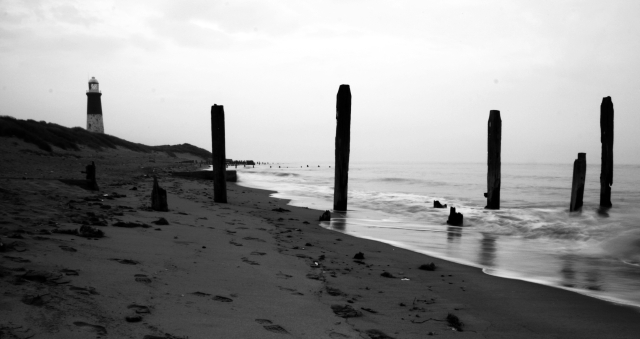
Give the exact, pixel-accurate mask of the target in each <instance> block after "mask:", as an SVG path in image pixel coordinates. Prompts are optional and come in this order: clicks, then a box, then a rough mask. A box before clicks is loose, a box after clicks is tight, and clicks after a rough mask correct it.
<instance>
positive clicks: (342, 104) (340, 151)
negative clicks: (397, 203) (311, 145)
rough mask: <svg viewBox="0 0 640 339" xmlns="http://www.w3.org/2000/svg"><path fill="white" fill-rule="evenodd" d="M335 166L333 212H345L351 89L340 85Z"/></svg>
mask: <svg viewBox="0 0 640 339" xmlns="http://www.w3.org/2000/svg"><path fill="white" fill-rule="evenodd" d="M336 120H337V124H336V153H335V157H336V165H335V178H334V186H333V210H334V211H346V210H347V186H348V182H349V152H350V144H351V89H350V87H349V85H340V89H338V95H337V100H336Z"/></svg>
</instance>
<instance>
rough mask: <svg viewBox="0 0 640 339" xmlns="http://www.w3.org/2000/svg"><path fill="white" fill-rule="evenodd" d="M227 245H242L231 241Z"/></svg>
mask: <svg viewBox="0 0 640 339" xmlns="http://www.w3.org/2000/svg"><path fill="white" fill-rule="evenodd" d="M229 243H230V244H231V245H234V246H242V244H240V243H237V242H235V241H233V240H231V241H229Z"/></svg>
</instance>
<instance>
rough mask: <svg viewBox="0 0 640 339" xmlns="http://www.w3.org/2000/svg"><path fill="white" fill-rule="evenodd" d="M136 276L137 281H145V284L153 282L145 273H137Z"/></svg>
mask: <svg viewBox="0 0 640 339" xmlns="http://www.w3.org/2000/svg"><path fill="white" fill-rule="evenodd" d="M135 278H136V281H137V282H139V283H145V284H149V283H151V279H150V278H149V277H147V276H146V275H144V274H136V275H135Z"/></svg>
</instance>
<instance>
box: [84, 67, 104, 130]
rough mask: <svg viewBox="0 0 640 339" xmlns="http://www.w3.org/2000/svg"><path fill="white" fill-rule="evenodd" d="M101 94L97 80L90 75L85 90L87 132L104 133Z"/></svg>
mask: <svg viewBox="0 0 640 339" xmlns="http://www.w3.org/2000/svg"><path fill="white" fill-rule="evenodd" d="M101 96H102V93H100V84H99V83H98V80H96V78H95V77H91V80H89V90H88V91H87V131H89V132H95V133H104V124H103V122H102V101H101V100H100V97H101Z"/></svg>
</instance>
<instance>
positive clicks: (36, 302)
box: [22, 294, 51, 307]
mask: <svg viewBox="0 0 640 339" xmlns="http://www.w3.org/2000/svg"><path fill="white" fill-rule="evenodd" d="M49 301H51V297H50V296H49V295H48V294H43V295H25V296H23V297H22V302H23V303H24V304H26V305H31V306H37V307H42V306H44V305H46V304H47V303H48V302H49Z"/></svg>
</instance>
